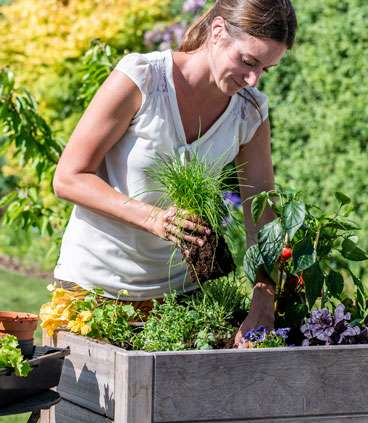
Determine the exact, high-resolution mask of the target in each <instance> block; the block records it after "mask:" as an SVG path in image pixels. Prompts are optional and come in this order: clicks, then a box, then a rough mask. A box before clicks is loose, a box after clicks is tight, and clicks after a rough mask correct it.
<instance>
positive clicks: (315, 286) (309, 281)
mask: <svg viewBox="0 0 368 423" xmlns="http://www.w3.org/2000/svg"><path fill="white" fill-rule="evenodd" d="M303 279H304V286H305V295H306V297H307V301H308V306H309V310H311V309H312V307H313V306H314V303H315V302H316V299H317V298H318V297H319V296H320V295H321V291H322V288H323V282H324V275H323V272H322V270H321V267H320V265H319V263H318V262H316V263H314V264H313V265H312V266H311V267H309V268H308V269H306V270H304V272H303Z"/></svg>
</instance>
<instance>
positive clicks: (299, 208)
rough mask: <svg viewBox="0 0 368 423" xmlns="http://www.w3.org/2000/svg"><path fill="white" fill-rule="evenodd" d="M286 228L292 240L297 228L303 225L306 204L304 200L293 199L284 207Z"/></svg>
mask: <svg viewBox="0 0 368 423" xmlns="http://www.w3.org/2000/svg"><path fill="white" fill-rule="evenodd" d="M283 217H284V221H285V229H286V232H287V234H288V235H289V240H292V239H293V237H294V235H295V233H296V232H297V230H298V229H299V228H300V227H301V226H302V224H303V223H304V219H305V204H304V203H303V202H302V201H296V200H292V201H290V202H289V203H288V204H287V205H286V206H285V209H284V215H283Z"/></svg>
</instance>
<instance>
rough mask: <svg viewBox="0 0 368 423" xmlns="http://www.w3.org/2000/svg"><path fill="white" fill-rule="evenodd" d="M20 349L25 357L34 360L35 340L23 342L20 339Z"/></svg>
mask: <svg viewBox="0 0 368 423" xmlns="http://www.w3.org/2000/svg"><path fill="white" fill-rule="evenodd" d="M18 344H19V348H20V350H21V351H22V354H23V357H25V358H32V357H33V352H34V346H33V339H29V340H27V341H22V340H20V339H18Z"/></svg>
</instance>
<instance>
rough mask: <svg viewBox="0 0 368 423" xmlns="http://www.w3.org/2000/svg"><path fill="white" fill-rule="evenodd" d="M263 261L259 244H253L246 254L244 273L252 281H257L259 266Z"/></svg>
mask: <svg viewBox="0 0 368 423" xmlns="http://www.w3.org/2000/svg"><path fill="white" fill-rule="evenodd" d="M262 263H263V259H262V256H261V252H260V251H259V248H258V245H252V246H251V247H249V248H248V249H247V251H246V252H245V255H244V261H243V264H244V273H245V275H246V276H247V278H248V279H249V280H250V282H252V283H255V280H256V271H257V267H258V266H259V265H261V264H262Z"/></svg>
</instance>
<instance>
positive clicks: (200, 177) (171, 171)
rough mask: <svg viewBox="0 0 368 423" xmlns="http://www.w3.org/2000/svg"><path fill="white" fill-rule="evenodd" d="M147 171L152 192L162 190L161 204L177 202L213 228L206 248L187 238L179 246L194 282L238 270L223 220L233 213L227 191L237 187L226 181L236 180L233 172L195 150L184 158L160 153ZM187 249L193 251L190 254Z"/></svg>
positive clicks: (164, 205) (180, 208)
mask: <svg viewBox="0 0 368 423" xmlns="http://www.w3.org/2000/svg"><path fill="white" fill-rule="evenodd" d="M146 173H147V175H148V176H149V177H150V178H151V180H152V182H153V183H154V184H155V187H154V188H153V190H152V191H156V192H161V193H162V195H161V197H160V200H159V201H158V206H160V207H167V206H168V205H174V206H176V207H177V208H178V209H179V210H183V211H184V212H185V213H187V215H190V216H196V217H198V218H199V219H200V221H202V222H203V223H204V224H206V225H208V227H209V228H210V229H211V234H210V235H209V236H207V242H206V243H205V245H204V246H203V247H200V246H197V245H195V244H193V243H189V242H187V241H185V240H184V239H183V240H182V241H181V242H180V245H179V249H180V250H181V252H182V254H183V257H184V259H185V260H186V261H187V263H188V265H189V271H190V274H191V278H192V281H193V282H204V281H206V280H209V279H216V278H219V277H222V276H226V275H228V274H229V273H230V272H232V271H233V270H235V264H234V261H233V258H232V255H231V253H230V251H229V248H228V246H227V244H226V242H225V238H224V226H223V221H224V220H225V219H226V218H227V217H228V216H229V215H230V210H229V206H228V204H227V203H226V202H225V201H224V197H223V193H224V192H226V191H232V188H233V187H232V186H230V185H229V183H227V182H225V181H229V180H231V179H234V180H235V179H236V178H234V176H233V171H232V170H231V169H226V168H225V169H223V170H219V168H218V166H217V165H216V163H210V162H207V161H206V160H203V159H200V158H199V157H198V155H197V154H196V153H192V155H191V157H189V155H185V156H184V158H182V157H180V155H179V154H175V155H166V154H161V155H157V157H156V158H155V162H154V165H153V166H152V167H150V168H148V169H146ZM179 217H180V216H179ZM183 218H185V215H183ZM193 235H195V232H193ZM185 251H189V255H188V254H185Z"/></svg>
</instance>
